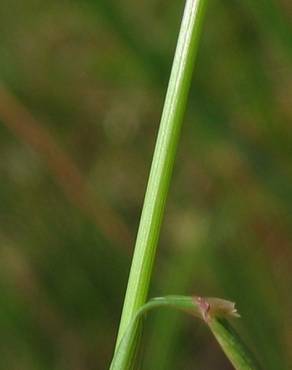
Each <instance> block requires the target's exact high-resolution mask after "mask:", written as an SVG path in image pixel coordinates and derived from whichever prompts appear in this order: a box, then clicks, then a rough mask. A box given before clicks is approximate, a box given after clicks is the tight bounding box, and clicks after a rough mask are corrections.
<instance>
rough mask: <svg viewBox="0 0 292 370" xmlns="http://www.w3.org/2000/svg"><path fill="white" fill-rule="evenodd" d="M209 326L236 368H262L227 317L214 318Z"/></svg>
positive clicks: (250, 369) (242, 369) (245, 369)
mask: <svg viewBox="0 0 292 370" xmlns="http://www.w3.org/2000/svg"><path fill="white" fill-rule="evenodd" d="M208 326H209V328H210V329H211V331H212V333H213V334H214V336H215V338H216V339H217V342H218V343H219V344H220V346H221V348H222V349H223V351H224V353H225V354H226V356H227V357H228V359H229V361H230V362H231V363H232V365H233V366H234V368H235V369H236V370H260V366H259V364H258V363H257V361H256V360H255V358H254V356H253V354H252V353H251V352H250V351H249V350H248V348H247V347H246V345H245V344H244V343H243V341H242V340H241V339H240V337H239V336H238V334H237V333H236V332H235V330H234V329H233V328H232V327H231V325H230V324H229V322H228V321H227V320H226V319H224V318H214V319H213V320H211V321H210V322H209V323H208Z"/></svg>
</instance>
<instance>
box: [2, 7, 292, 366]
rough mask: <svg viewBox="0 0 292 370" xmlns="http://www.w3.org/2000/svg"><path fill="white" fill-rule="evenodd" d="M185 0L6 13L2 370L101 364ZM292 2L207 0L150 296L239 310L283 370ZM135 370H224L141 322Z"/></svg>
mask: <svg viewBox="0 0 292 370" xmlns="http://www.w3.org/2000/svg"><path fill="white" fill-rule="evenodd" d="M182 10H183V2H182V1H179V0H175V1H171V2H169V1H165V0H155V1H154V0H148V1H146V0H141V1H139V2H137V1H133V0H120V1H114V0H84V1H81V0H71V1H69V0H68V1H55V0H53V1H43V0H25V1H21V0H10V1H8V0H3V1H2V2H1V4H0V29H1V32H0V79H1V84H0V176H1V181H0V369H3V370H19V369H21V370H46V369H48V370H97V369H106V368H108V365H109V362H110V358H111V355H112V351H113V346H114V341H115V335H116V332H117V327H118V322H119V317H120V312H121V306H122V301H123V296H124V292H125V288H126V281H127V277H128V271H129V266H130V261H131V256H132V252H133V241H134V239H135V234H136V230H137V225H138V222H139V216H140V211H141V206H142V202H143V195H144V192H145V187H146V182H147V176H148V172H149V168H150V163H151V157H152V152H153V148H154V143H155V138H156V134H157V129H158V124H159V119H160V114H161V110H162V105H163V99H164V95H165V90H166V86H167V79H168V75H169V72H170V67H171V62H172V56H173V53H174V48H175V43H176V38H177V33H178V29H179V23H180V17H181V15H182ZM291 70H292V5H291V2H290V1H285V0H281V1H276V0H269V1H266V0H258V1H256V2H255V1H252V0H246V1H228V0H224V1H218V0H215V1H209V8H208V12H207V16H206V22H205V25H204V30H203V37H202V41H201V45H200V50H199V57H198V62H197V65H196V68H195V73H194V79H193V84H192V90H191V94H190V99H189V102H188V110H187V114H186V119H185V123H184V128H183V132H182V139H181V142H180V145H179V153H178V158H177V162H176V168H175V171H174V176H173V181H172V186H171V191H170V195H169V199H168V205H167V212H166V217H165V222H164V226H163V231H162V235H161V238H160V243H159V244H160V245H159V252H158V256H157V261H156V267H155V273H154V276H153V280H152V286H151V296H156V295H163V294H175V293H176V294H202V295H209V296H222V297H225V298H227V299H231V300H234V301H236V302H237V306H238V309H239V311H240V313H241V315H242V319H241V320H238V321H237V322H235V323H234V325H235V326H236V327H237V329H238V331H239V332H240V333H241V335H242V336H243V337H244V338H245V340H246V341H247V343H249V345H250V346H251V348H252V349H253V350H254V352H256V353H257V355H258V357H259V359H260V360H261V362H262V363H263V364H264V367H263V368H264V369H265V370H273V369H274V370H279V369H287V370H288V369H290V368H291V367H292V359H291V353H292V347H291V343H292V316H291V312H292V298H291V288H292V276H291V264H292V252H291V220H292V216H291V194H292V189H291V179H292V171H291V168H292V167H291V163H292V156H291V137H292V136H291V131H292V126H291V121H292V93H291V91H292V74H291ZM144 329H145V330H144V336H143V343H142V351H141V352H142V353H141V356H140V357H141V358H140V360H139V362H138V365H137V368H139V369H148V370H150V369H155V370H162V369H168V370H171V369H202V370H203V369H204V370H208V369H222V370H225V369H226V370H227V369H231V367H230V365H229V364H228V362H227V360H226V359H225V357H224V355H223V354H222V353H221V351H220V349H219V348H218V346H217V344H216V343H215V341H214V340H213V338H212V337H211V336H210V334H209V333H208V332H207V330H206V329H205V328H204V326H203V325H202V324H200V323H199V322H197V321H193V320H192V319H189V318H187V317H184V316H181V315H177V314H174V313H172V312H168V311H161V312H160V313H157V314H152V315H149V317H147V320H146V322H145V325H144Z"/></svg>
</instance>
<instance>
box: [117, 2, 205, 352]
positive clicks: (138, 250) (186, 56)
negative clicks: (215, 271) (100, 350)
mask: <svg viewBox="0 0 292 370" xmlns="http://www.w3.org/2000/svg"><path fill="white" fill-rule="evenodd" d="M205 4H206V0H187V1H186V6H185V11H184V16H183V20H182V24H181V30H180V35H179V38H178V43H177V48H176V52H175V57H174V62H173V67H172V71H171V76H170V80H169V85H168V90H167V94H166V99H165V104H164V108H163V113H162V118H161V123H160V129H159V133H158V138H157V142H156V147H155V152H154V157H153V161H152V166H151V171H150V176H149V181H148V186H147V190H146V195H145V200H144V206H143V211H142V216H141V221H140V225H139V230H138V235H137V240H136V245H135V251H134V256H133V261H132V266H131V271H130V276H129V280H128V287H127V292H126V296H125V301H124V307H123V312H122V317H121V322H120V327H119V332H118V337H117V342H116V348H117V346H118V345H119V343H120V341H121V338H122V337H123V335H124V333H125V331H126V328H127V326H128V325H129V323H130V322H131V320H132V319H133V317H134V316H135V314H136V312H137V310H138V309H139V308H140V307H141V306H142V305H143V304H144V303H145V301H146V298H147V294H148V287H149V282H150V277H151V273H152V266H153V260H154V257H155V251H156V246H157V241H158V237H159V232H160V227H161V222H162V217H163V213H164V208H165V200H166V196H167V192H168V188H169V182H170V177H171V173H172V168H173V164H174V159H175V154H176V148H177V143H178V139H179V134H180V128H181V124H182V119H183V114H184V111H185V106H186V101H187V95H188V91H189V87H190V83H191V76H192V70H193V66H194V61H195V56H196V53H197V49H198V41H199V35H200V30H201V25H202V19H203V14H204V11H203V10H204V8H205Z"/></svg>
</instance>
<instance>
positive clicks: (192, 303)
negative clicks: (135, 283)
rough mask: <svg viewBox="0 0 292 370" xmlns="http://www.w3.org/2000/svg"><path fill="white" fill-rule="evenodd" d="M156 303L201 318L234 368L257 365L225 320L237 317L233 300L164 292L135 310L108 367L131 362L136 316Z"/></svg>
mask: <svg viewBox="0 0 292 370" xmlns="http://www.w3.org/2000/svg"><path fill="white" fill-rule="evenodd" d="M159 307H169V308H174V309H177V310H180V311H184V312H186V313H188V314H190V315H193V316H195V317H198V318H200V319H202V320H203V321H204V322H205V323H206V324H207V326H208V327H209V328H210V330H211V331H212V333H213V334H214V336H215V338H216V339H217V341H218V343H219V344H220V346H221V347H222V349H223V351H224V352H225V354H226V356H227V357H228V359H229V360H230V362H231V363H232V364H233V365H234V367H235V369H236V370H259V369H260V367H259V366H258V365H257V362H256V361H255V359H254V357H253V355H252V354H251V353H250V351H249V350H248V349H247V348H246V346H245V345H244V344H243V342H242V341H241V339H240V338H239V336H238V335H237V334H236V332H235V331H234V329H233V328H232V327H231V325H230V324H229V323H228V321H227V320H226V319H227V318H231V317H239V315H238V313H237V310H236V309H235V305H234V303H233V302H230V301H226V300H224V299H219V298H202V297H188V296H166V297H159V298H154V299H151V300H150V301H149V302H147V303H146V304H145V305H143V306H142V307H141V308H140V309H139V310H138V311H137V313H136V315H135V317H134V318H133V319H132V321H131V322H130V323H129V325H128V328H127V329H126V331H125V334H124V336H123V337H122V339H121V341H120V343H119V346H118V347H117V349H116V352H115V355H114V358H113V361H112V364H111V367H110V370H128V369H130V368H131V367H132V366H133V362H132V356H133V351H132V348H133V342H134V341H135V340H136V337H137V330H138V327H139V322H140V319H141V318H142V317H143V315H144V314H145V313H146V312H148V311H150V310H152V309H155V308H159Z"/></svg>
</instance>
